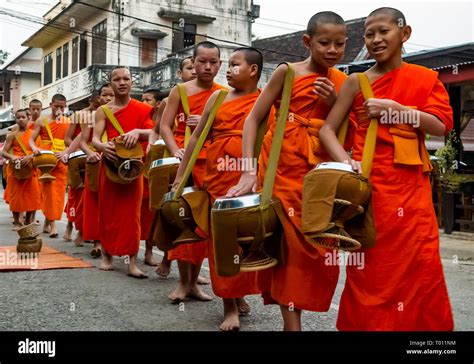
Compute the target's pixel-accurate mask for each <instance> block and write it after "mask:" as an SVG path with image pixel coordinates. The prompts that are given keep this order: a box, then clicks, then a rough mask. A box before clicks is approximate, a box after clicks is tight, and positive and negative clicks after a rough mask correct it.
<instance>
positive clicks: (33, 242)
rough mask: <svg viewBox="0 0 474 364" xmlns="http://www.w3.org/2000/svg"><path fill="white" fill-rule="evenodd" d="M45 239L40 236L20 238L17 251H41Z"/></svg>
mask: <svg viewBox="0 0 474 364" xmlns="http://www.w3.org/2000/svg"><path fill="white" fill-rule="evenodd" d="M42 246H43V241H42V240H41V239H40V238H27V239H19V240H18V245H17V246H16V251H17V253H39V252H40V251H41V247H42Z"/></svg>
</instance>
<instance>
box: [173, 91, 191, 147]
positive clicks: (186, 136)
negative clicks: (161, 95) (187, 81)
mask: <svg viewBox="0 0 474 364" xmlns="http://www.w3.org/2000/svg"><path fill="white" fill-rule="evenodd" d="M176 86H178V92H179V98H180V99H181V105H183V110H184V114H185V115H186V116H189V115H190V114H191V112H190V111H189V100H188V94H187V93H186V86H184V84H183V83H178V84H177V85H176ZM189 138H191V127H190V126H188V125H186V129H185V131H184V148H186V147H187V146H188V143H189Z"/></svg>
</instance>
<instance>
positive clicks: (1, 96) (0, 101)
mask: <svg viewBox="0 0 474 364" xmlns="http://www.w3.org/2000/svg"><path fill="white" fill-rule="evenodd" d="M0 107H2V108H3V95H0Z"/></svg>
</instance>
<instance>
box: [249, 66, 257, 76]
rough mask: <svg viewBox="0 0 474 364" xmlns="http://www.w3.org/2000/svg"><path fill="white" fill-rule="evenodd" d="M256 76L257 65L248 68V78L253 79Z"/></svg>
mask: <svg viewBox="0 0 474 364" xmlns="http://www.w3.org/2000/svg"><path fill="white" fill-rule="evenodd" d="M257 74H258V65H256V64H253V65H251V66H250V77H254V76H256V75H257Z"/></svg>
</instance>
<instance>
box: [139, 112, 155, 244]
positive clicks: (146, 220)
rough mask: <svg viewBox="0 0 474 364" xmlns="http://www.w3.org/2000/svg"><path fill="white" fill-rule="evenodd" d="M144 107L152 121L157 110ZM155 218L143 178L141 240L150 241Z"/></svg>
mask: <svg viewBox="0 0 474 364" xmlns="http://www.w3.org/2000/svg"><path fill="white" fill-rule="evenodd" d="M144 105H145V107H148V108H149V110H150V119H152V118H153V113H154V112H155V109H154V108H153V106H151V105H149V104H146V103H144ZM152 120H153V119H152ZM147 145H148V142H144V143H142V146H143V153H144V156H143V161H145V158H146V149H147ZM154 216H155V214H154V212H151V211H150V190H149V188H148V178H146V177H145V176H143V198H142V206H141V208H140V225H141V236H140V240H148V239H150V234H151V226H152V225H153V217H154Z"/></svg>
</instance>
